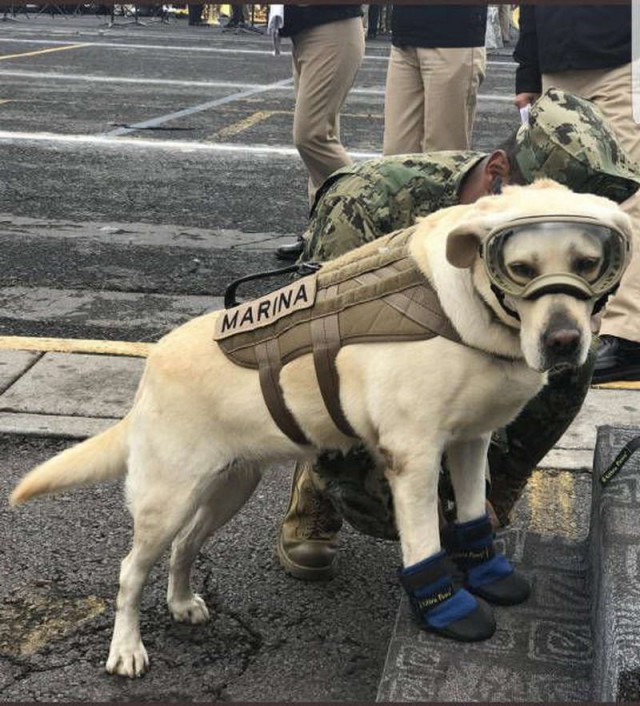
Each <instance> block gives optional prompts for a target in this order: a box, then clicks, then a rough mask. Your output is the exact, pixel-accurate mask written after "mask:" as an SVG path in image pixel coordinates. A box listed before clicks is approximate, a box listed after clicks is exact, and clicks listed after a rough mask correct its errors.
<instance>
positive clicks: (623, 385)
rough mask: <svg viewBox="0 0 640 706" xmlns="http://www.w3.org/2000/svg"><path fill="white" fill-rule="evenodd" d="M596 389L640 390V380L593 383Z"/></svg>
mask: <svg viewBox="0 0 640 706" xmlns="http://www.w3.org/2000/svg"><path fill="white" fill-rule="evenodd" d="M593 387H595V388H596V390H640V380H618V381H616V382H602V383H600V384H599V385H593Z"/></svg>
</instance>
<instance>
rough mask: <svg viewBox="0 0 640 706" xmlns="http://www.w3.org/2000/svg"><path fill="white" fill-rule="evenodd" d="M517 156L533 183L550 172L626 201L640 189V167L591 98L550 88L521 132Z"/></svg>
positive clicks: (571, 183) (576, 188) (576, 185)
mask: <svg viewBox="0 0 640 706" xmlns="http://www.w3.org/2000/svg"><path fill="white" fill-rule="evenodd" d="M516 143H517V147H516V154H515V160H516V163H517V165H518V168H519V169H520V172H521V174H522V176H523V177H524V180H525V181H526V182H527V183H530V182H532V181H534V179H538V178H542V177H546V178H549V179H554V180H555V181H557V182H559V183H560V184H564V185H566V186H568V187H569V188H570V189H572V190H573V191H577V192H582V193H591V194H597V195H598V196H606V197H607V198H610V199H612V200H613V201H616V202H617V203H622V202H623V201H625V200H626V199H628V198H629V197H630V196H632V195H633V194H634V193H635V192H636V191H637V190H638V188H640V166H639V165H637V164H636V163H635V162H633V160H632V159H631V158H630V157H629V155H628V154H627V153H626V152H625V151H624V149H623V148H622V147H621V146H620V144H619V142H618V140H617V139H616V137H615V135H614V133H613V131H612V129H611V128H610V127H609V125H608V123H607V121H606V119H605V118H604V117H603V115H602V114H601V113H600V111H599V110H598V109H597V108H596V107H595V105H594V104H593V103H591V102H590V101H588V100H586V99H584V98H580V97H578V96H575V95H572V94H571V93H566V92H565V91H561V90H560V89H557V88H550V89H548V90H547V91H546V93H544V94H543V95H542V96H541V97H540V98H539V99H538V100H537V101H536V102H535V103H534V104H533V105H532V106H531V114H530V117H529V125H528V126H527V125H523V126H522V127H521V128H520V129H519V130H518V133H517V135H516Z"/></svg>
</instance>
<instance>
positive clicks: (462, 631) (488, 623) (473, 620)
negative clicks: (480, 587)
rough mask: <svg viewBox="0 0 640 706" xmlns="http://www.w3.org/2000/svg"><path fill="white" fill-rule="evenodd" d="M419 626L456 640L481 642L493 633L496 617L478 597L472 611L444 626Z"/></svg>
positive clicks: (488, 606)
mask: <svg viewBox="0 0 640 706" xmlns="http://www.w3.org/2000/svg"><path fill="white" fill-rule="evenodd" d="M420 627H421V628H422V629H423V630H425V631H426V632H430V633H433V634H434V635H439V636H440V637H446V638H448V639H449V640H456V641H457V642H482V640H488V639H489V638H490V637H491V636H492V635H493V634H494V633H495V631H496V619H495V617H494V615H493V611H492V610H491V606H490V605H488V604H487V603H485V602H484V601H483V600H482V599H481V598H479V599H478V607H477V608H476V609H475V610H474V611H473V612H472V613H469V615H467V616H466V617H464V618H462V619H461V620H456V621H455V622H453V623H450V624H449V625H447V627H446V628H434V627H432V626H430V625H425V624H424V623H422V624H421V625H420Z"/></svg>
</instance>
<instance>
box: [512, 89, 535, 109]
mask: <svg viewBox="0 0 640 706" xmlns="http://www.w3.org/2000/svg"><path fill="white" fill-rule="evenodd" d="M538 98H540V94H539V93H518V95H517V96H516V97H515V100H514V101H513V102H514V103H515V105H516V107H517V108H524V107H525V106H527V105H530V104H531V103H535V102H536V101H537V100H538Z"/></svg>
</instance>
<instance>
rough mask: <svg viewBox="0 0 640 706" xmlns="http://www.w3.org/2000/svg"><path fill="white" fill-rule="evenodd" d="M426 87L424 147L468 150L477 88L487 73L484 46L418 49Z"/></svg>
mask: <svg viewBox="0 0 640 706" xmlns="http://www.w3.org/2000/svg"><path fill="white" fill-rule="evenodd" d="M417 51H418V57H419V60H420V70H421V72H422V81H423V84H424V87H425V90H424V139H423V144H422V146H421V150H422V151H424V152H431V151H435V150H467V149H469V148H470V146H471V133H472V131H473V123H474V120H475V114H476V102H477V96H478V89H479V88H480V84H481V83H482V81H483V79H484V76H485V73H486V63H487V60H486V52H485V49H484V47H468V48H459V49H458V48H454V49H418V50H417Z"/></svg>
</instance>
